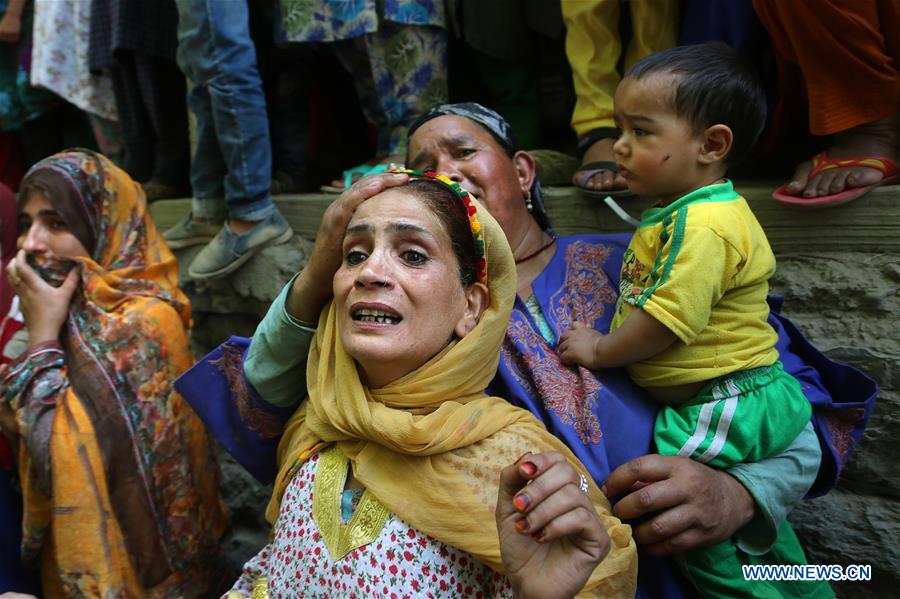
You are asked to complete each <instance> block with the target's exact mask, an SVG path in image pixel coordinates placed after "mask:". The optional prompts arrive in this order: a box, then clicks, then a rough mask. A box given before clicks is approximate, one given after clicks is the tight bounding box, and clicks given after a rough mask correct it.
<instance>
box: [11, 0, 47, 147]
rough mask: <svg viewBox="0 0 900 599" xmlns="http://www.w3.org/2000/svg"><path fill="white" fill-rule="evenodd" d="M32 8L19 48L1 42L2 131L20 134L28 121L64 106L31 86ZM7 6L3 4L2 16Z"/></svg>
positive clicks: (24, 21) (24, 22) (28, 6)
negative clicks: (19, 131) (20, 130)
mask: <svg viewBox="0 0 900 599" xmlns="http://www.w3.org/2000/svg"><path fill="white" fill-rule="evenodd" d="M32 8H33V7H32V5H31V3H30V2H26V3H25V10H24V11H23V13H22V30H21V33H20V34H19V42H18V43H17V44H8V43H5V42H0V131H18V130H19V129H21V128H22V125H24V124H25V121H29V120H31V119H34V118H37V117H39V116H40V115H42V114H44V113H45V112H47V111H48V110H50V109H51V108H54V107H55V106H58V105H59V104H60V99H59V97H58V96H57V95H56V94H53V93H51V92H49V91H47V90H45V89H40V88H37V87H34V86H32V85H31V82H30V80H29V73H30V71H31V52H32ZM5 11H6V2H3V1H0V14H2V13H3V12H5Z"/></svg>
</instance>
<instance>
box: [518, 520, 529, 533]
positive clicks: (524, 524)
mask: <svg viewBox="0 0 900 599" xmlns="http://www.w3.org/2000/svg"><path fill="white" fill-rule="evenodd" d="M516 530H518V531H519V532H525V531H526V530H528V520H526V519H525V518H522V519H521V520H516Z"/></svg>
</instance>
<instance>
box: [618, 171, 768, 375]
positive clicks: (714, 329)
mask: <svg viewBox="0 0 900 599" xmlns="http://www.w3.org/2000/svg"><path fill="white" fill-rule="evenodd" d="M774 272H775V255H774V254H773V253H772V249H771V248H770V247H769V241H768V239H766V234H765V233H764V232H763V230H762V227H761V226H760V224H759V221H757V220H756V217H755V216H754V215H753V213H752V212H751V211H750V207H749V206H748V205H747V201H746V200H745V199H744V198H742V197H741V196H739V195H738V194H737V193H735V191H734V188H733V187H732V185H731V182H730V181H727V180H726V181H725V182H724V183H720V184H717V185H710V186H707V187H703V188H701V189H698V190H697V191H694V192H691V193H689V194H688V195H686V196H684V197H683V198H681V199H679V200H677V201H675V202H673V203H672V204H670V205H668V206H666V207H664V208H651V209H650V210H647V211H646V212H644V214H643V215H642V219H641V225H640V227H639V228H638V230H637V231H636V232H635V234H634V237H633V238H632V240H631V243H630V244H629V246H628V249H627V250H625V255H624V257H623V259H622V279H621V282H620V284H619V293H620V295H619V301H618V304H617V305H616V313H615V315H614V316H613V320H612V325H611V329H612V330H615V329H617V328H618V327H619V326H620V325H621V324H622V323H623V322H624V321H625V318H627V317H628V315H629V314H631V312H632V310H635V309H636V308H640V309H642V310H644V311H645V312H647V314H649V315H650V316H652V317H653V318H655V319H656V320H658V321H659V322H661V323H662V324H663V325H665V326H666V327H667V328H669V329H670V330H671V331H672V332H673V333H675V335H676V336H677V337H678V339H677V340H676V341H675V343H673V344H672V345H671V346H669V347H668V348H666V349H665V350H664V351H662V352H661V353H659V354H657V355H655V356H653V357H652V358H649V359H647V360H644V361H642V362H638V363H636V364H632V365H631V366H629V367H628V372H629V374H630V375H631V378H632V379H633V380H634V381H635V382H636V383H637V384H639V385H641V386H644V387H662V386H667V385H680V384H684V383H695V382H699V381H705V380H709V379H713V378H716V377H719V376H722V375H726V374H730V373H732V372H737V371H739V370H747V369H750V368H756V367H759V366H768V365H771V364H774V363H775V361H776V360H777V359H778V350H776V349H775V341H776V339H777V337H778V336H777V334H776V333H775V331H774V329H772V327H771V326H770V325H769V323H768V322H767V321H766V319H767V317H768V315H769V306H768V304H767V303H766V295H768V293H769V277H771V276H772V274H773V273H774Z"/></svg>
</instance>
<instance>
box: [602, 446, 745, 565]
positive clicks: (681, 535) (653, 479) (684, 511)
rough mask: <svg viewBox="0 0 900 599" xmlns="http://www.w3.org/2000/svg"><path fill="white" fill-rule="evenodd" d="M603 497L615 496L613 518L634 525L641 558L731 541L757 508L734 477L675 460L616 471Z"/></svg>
mask: <svg viewBox="0 0 900 599" xmlns="http://www.w3.org/2000/svg"><path fill="white" fill-rule="evenodd" d="M603 492H604V493H605V494H606V495H607V497H610V498H611V499H612V498H614V497H619V498H620V499H619V501H618V502H617V503H616V504H615V506H613V514H615V515H616V516H618V517H619V518H620V519H622V520H633V519H635V518H640V517H642V516H648V515H649V516H650V517H649V518H648V519H647V520H645V521H644V522H642V523H640V524H636V525H632V532H633V534H634V540H635V542H637V544H638V545H639V546H640V551H641V553H645V554H648V555H669V554H671V553H676V552H682V551H687V550H689V549H693V548H696V547H709V546H710V545H715V544H716V543H720V542H722V541H724V540H726V539H729V538H731V536H732V535H734V533H736V532H737V531H738V530H739V529H740V528H742V527H743V526H744V525H745V524H747V523H748V522H750V520H751V519H752V518H753V514H754V511H755V509H756V504H755V503H754V501H753V498H752V497H751V496H750V493H749V492H748V491H747V489H745V488H744V486H743V485H742V484H741V483H739V482H738V481H737V480H736V479H735V478H733V477H732V476H730V475H729V474H727V473H725V472H722V471H720V470H715V469H713V468H710V467H709V466H705V465H704V464H700V463H699V462H695V461H694V460H691V459H688V458H682V457H677V456H663V455H657V454H651V455H645V456H641V457H639V458H635V459H633V460H631V461H629V462H626V463H624V464H622V465H621V466H619V467H618V468H616V469H615V470H614V471H613V472H612V474H610V475H609V478H607V479H606V484H605V485H604V488H603Z"/></svg>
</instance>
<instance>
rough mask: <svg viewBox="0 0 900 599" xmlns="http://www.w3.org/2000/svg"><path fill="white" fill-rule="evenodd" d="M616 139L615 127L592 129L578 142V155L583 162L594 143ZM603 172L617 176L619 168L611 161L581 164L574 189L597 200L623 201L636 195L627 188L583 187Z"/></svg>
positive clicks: (616, 129) (617, 134) (616, 130)
mask: <svg viewBox="0 0 900 599" xmlns="http://www.w3.org/2000/svg"><path fill="white" fill-rule="evenodd" d="M618 137H619V129H618V128H616V127H598V128H596V129H592V130H591V131H588V132H587V133H586V134H585V135H584V136H583V137H582V138H581V139H579V140H578V154H579V156H580V157H581V159H582V160H584V155H585V153H587V150H588V148H590V147H591V146H592V145H594V144H595V143H596V142H598V141H600V140H601V139H616V138H618ZM603 171H611V172H613V173H616V174H618V173H619V167H618V166H616V163H615V162H613V161H612V160H597V161H594V162H588V163H586V164H582V165H581V166H579V167H578V168H577V169H576V170H575V180H574V183H575V187H577V188H578V189H580V190H581V192H582V193H583V194H585V195H586V196H589V197H592V198H599V199H603V198H606V197H611V198H619V199H624V198H632V197H635V196H636V195H637V194H635V193H634V192H633V191H631V190H630V189H628V188H627V187H626V188H625V189H588V188H586V187H585V186H584V184H585V183H587V181H588V179H590V178H591V177H593V176H594V175H596V174H597V173H600V172H603Z"/></svg>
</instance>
